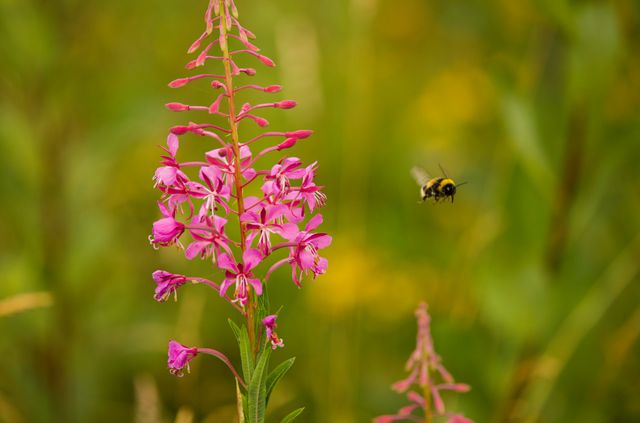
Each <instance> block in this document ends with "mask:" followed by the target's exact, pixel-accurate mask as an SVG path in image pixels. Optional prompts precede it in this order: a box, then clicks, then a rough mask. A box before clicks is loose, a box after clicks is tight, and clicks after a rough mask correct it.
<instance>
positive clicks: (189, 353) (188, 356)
mask: <svg viewBox="0 0 640 423" xmlns="http://www.w3.org/2000/svg"><path fill="white" fill-rule="evenodd" d="M196 355H198V349H197V348H189V347H185V346H184V345H182V344H180V343H179V342H176V341H169V360H168V365H169V371H170V372H171V374H172V375H176V376H183V375H184V369H187V373H188V372H189V371H190V369H189V362H190V361H191V360H192V359H193V358H194V357H195V356H196Z"/></svg>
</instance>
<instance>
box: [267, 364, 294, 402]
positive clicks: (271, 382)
mask: <svg viewBox="0 0 640 423" xmlns="http://www.w3.org/2000/svg"><path fill="white" fill-rule="evenodd" d="M295 361H296V358H295V357H291V358H290V359H288V360H285V361H283V362H282V363H280V364H278V366H276V368H275V369H273V370H272V371H271V373H269V376H267V381H266V387H267V404H268V403H269V397H270V396H271V391H273V388H275V387H276V384H277V383H278V381H279V380H280V379H282V377H283V376H284V375H285V373H287V372H288V371H289V369H290V368H291V366H293V363H294V362H295Z"/></svg>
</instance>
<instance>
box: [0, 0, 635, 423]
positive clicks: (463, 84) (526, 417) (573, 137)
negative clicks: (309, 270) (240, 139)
mask: <svg viewBox="0 0 640 423" xmlns="http://www.w3.org/2000/svg"><path fill="white" fill-rule="evenodd" d="M237 3H238V6H239V9H240V18H241V21H242V22H243V23H244V25H245V26H247V27H249V28H250V29H252V30H253V31H254V32H255V33H256V34H257V36H258V39H257V45H258V46H260V47H261V48H262V50H263V52H264V53H265V54H267V55H268V56H271V57H273V58H274V59H275V60H276V63H278V67H276V68H274V69H267V68H263V67H260V66H258V65H259V63H258V64H257V65H256V67H258V71H259V72H258V75H257V76H256V77H255V78H256V81H257V82H259V83H280V84H282V85H283V87H284V90H283V93H282V96H281V97H282V98H292V99H295V100H297V101H298V103H299V106H298V107H297V108H296V109H294V110H292V111H289V112H287V113H284V112H278V113H273V115H269V117H270V119H271V127H272V128H274V129H276V130H289V129H298V128H309V129H314V130H315V135H314V137H313V138H311V139H309V140H307V141H305V142H303V143H300V144H299V147H298V148H297V149H296V150H295V154H297V155H299V156H300V157H302V158H303V159H304V160H305V161H306V162H310V161H313V160H319V162H320V170H319V172H318V178H317V179H318V181H319V183H322V184H324V185H325V186H326V188H325V192H326V194H327V196H328V198H329V201H328V205H327V206H326V207H325V209H324V213H323V214H324V216H325V229H326V230H327V231H329V232H330V233H331V234H332V235H334V243H333V245H332V246H331V247H330V248H329V249H328V250H327V256H328V258H329V263H330V264H329V270H328V273H327V274H326V275H325V276H323V277H320V278H318V279H317V280H315V281H307V282H306V283H305V284H304V289H302V290H298V289H297V288H296V287H295V286H294V285H293V284H292V283H291V281H290V280H289V279H288V278H287V275H286V272H284V271H283V273H281V274H279V275H278V274H276V277H275V278H272V280H271V282H270V284H271V287H270V290H271V295H272V303H274V304H277V303H281V304H285V308H284V309H283V311H282V313H281V317H280V319H279V321H278V323H279V331H278V332H279V334H280V335H281V336H282V337H283V338H284V339H285V343H286V348H285V349H284V350H279V351H278V352H277V353H276V354H275V356H274V360H277V361H281V360H283V359H285V358H288V357H289V356H292V355H295V356H297V357H298V359H297V362H296V364H295V366H294V367H293V369H292V371H291V372H290V373H289V374H288V375H287V377H286V378H285V379H284V381H283V382H282V384H281V385H280V386H279V387H278V389H276V392H275V394H274V397H273V404H272V406H271V410H272V414H271V415H270V418H271V419H272V420H273V421H279V420H276V418H277V417H281V416H282V415H283V413H284V412H285V411H288V410H291V409H292V408H294V407H298V406H302V405H305V406H306V407H307V409H306V411H305V413H304V415H303V417H302V418H301V421H304V422H322V423H326V422H332V423H350V422H367V421H370V419H371V418H372V417H374V416H376V415H379V414H385V413H390V412H392V411H394V410H396V409H397V408H398V407H399V406H400V405H402V404H404V398H403V397H402V396H401V395H397V394H395V393H394V392H392V391H391V390H390V389H389V385H390V384H391V383H392V382H394V381H396V380H398V379H400V378H401V377H403V376H404V372H403V366H404V362H405V359H406V358H407V357H408V355H409V353H410V351H411V350H412V349H413V346H414V336H415V319H414V316H413V310H414V309H415V307H416V306H417V304H418V302H419V301H420V300H426V301H427V302H428V303H429V304H430V311H431V313H432V317H433V335H434V338H435V343H436V349H437V350H438V351H439V353H440V354H441V355H442V356H443V357H444V363H445V365H446V366H447V367H448V368H449V370H450V371H451V372H452V373H453V375H454V376H455V377H456V379H457V380H459V381H461V382H466V383H469V384H470V385H471V386H472V388H473V389H472V391H471V392H470V393H467V394H461V395H454V396H451V397H448V398H447V401H448V404H449V407H450V408H451V409H452V410H460V411H464V412H465V413H466V415H467V416H469V417H471V418H473V419H474V420H475V421H476V422H479V423H482V422H572V421H574V422H577V421H579V422H582V423H597V422H633V421H640V401H639V400H638V394H639V393H640V343H639V341H638V337H639V336H640V305H639V304H640V303H639V301H638V299H639V298H640V285H639V283H638V281H639V270H640V190H639V189H638V186H639V178H638V177H639V176H640V170H639V166H638V162H639V159H640V142H639V140H640V114H639V111H640V55H639V54H638V52H639V51H640V26H639V22H638V20H639V19H640V4H639V3H638V2H637V1H633V0H611V1H604V0H603V1H596V0H592V1H586V0H585V1H569V0H521V1H517V2H516V1H512V0H468V1H452V0H404V1H401V2H400V1H397V0H321V1H300V0H268V1H267V0H262V1H258V0H237ZM205 7H206V1H205V0H200V1H191V0H189V1H187V0H181V1H178V0H173V1H170V0H155V1H150V0H136V1H123V0H110V1H95V0H58V1H55V2H50V1H44V0H0V169H1V175H2V177H1V178H0V198H1V207H0V356H1V360H2V365H0V421H2V422H7V423H18V422H88V421H92V422H113V421H135V422H137V423H156V422H173V421H177V422H180V423H187V422H190V421H194V422H202V421H204V422H209V423H215V422H232V421H234V420H233V402H234V396H233V395H234V391H233V390H234V385H233V381H232V379H231V377H230V375H229V374H228V372H227V371H226V369H224V367H223V366H222V365H221V364H220V363H219V362H217V361H215V360H213V359H209V358H207V357H199V358H198V359H196V360H195V361H194V362H193V365H192V372H191V374H190V375H189V376H186V377H184V378H182V379H176V378H175V377H173V376H171V375H170V374H169V373H168V371H167V369H166V346H167V342H168V340H169V339H170V338H176V339H178V340H180V341H181V342H183V343H185V344H187V345H192V344H193V345H202V346H210V347H214V348H218V349H220V350H222V351H223V352H225V353H228V354H229V355H230V356H231V357H232V360H233V361H234V362H235V363H238V356H237V352H236V351H235V344H234V341H233V337H232V334H231V332H230V330H229V328H228V326H227V323H226V317H227V316H228V315H230V311H231V310H230V308H229V307H228V306H227V305H226V304H224V303H223V302H222V301H221V300H220V299H219V298H217V297H216V296H215V295H214V294H212V293H211V292H210V290H208V289H207V288H204V287H199V286H194V287H185V288H182V289H181V292H180V298H179V301H178V302H177V303H176V302H173V301H170V302H167V303H164V304H159V303H156V302H155V301H154V300H153V298H152V296H153V289H154V283H153V281H152V279H151V272H152V271H154V270H155V269H158V268H164V269H169V270H173V271H176V272H183V273H184V272H186V273H188V274H197V273H198V271H200V272H206V271H207V269H208V265H207V263H198V262H196V263H191V262H187V261H186V260H184V259H183V258H182V256H181V254H180V253H179V252H177V251H175V250H173V249H167V250H163V251H160V252H158V251H154V250H153V249H152V248H151V247H150V245H149V243H148V240H147V236H148V235H149V233H150V230H151V223H152V222H153V221H154V220H155V219H157V218H158V216H159V213H158V211H157V208H156V200H157V199H158V193H157V192H156V191H154V189H153V187H152V185H153V183H152V181H151V177H152V175H153V172H154V169H155V167H156V165H157V163H158V160H159V155H160V149H159V147H158V146H159V145H163V144H164V142H165V137H166V133H167V129H168V128H169V127H170V126H171V125H174V124H177V123H179V122H184V121H185V120H186V119H189V118H190V117H189V116H187V115H181V114H175V113H171V112H168V111H166V110H165V109H164V107H163V105H164V103H166V102H169V101H176V100H180V99H182V100H184V99H185V98H187V99H189V98H191V99H205V98H211V97H210V93H208V92H206V91H198V90H197V89H196V90H194V89H192V88H190V87H188V88H184V89H182V90H180V91H175V90H171V89H170V88H168V87H167V83H168V82H169V81H170V80H173V79H175V78H178V77H181V76H184V75H185V74H186V72H185V71H184V70H183V65H184V63H186V61H187V60H188V56H187V55H186V49H187V47H188V46H189V45H190V43H191V41H192V40H193V39H195V38H196V37H197V36H198V35H199V34H200V31H201V29H202V13H203V12H204V9H205ZM256 63H257V62H256ZM255 98H256V99H257V98H258V97H257V96H256V97H255ZM212 148H213V147H212ZM416 164H419V165H422V166H424V167H425V168H426V169H427V170H429V171H430V172H432V173H436V174H437V173H438V172H439V170H438V165H439V164H442V166H444V168H445V169H446V170H447V171H448V173H449V174H450V175H451V176H452V177H453V178H454V179H455V180H456V181H458V182H461V181H468V182H469V183H468V185H465V186H464V187H461V188H460V191H459V193H458V196H457V197H456V200H455V203H454V204H449V203H446V204H439V205H433V204H418V203H417V200H418V189H417V186H416V185H415V183H414V182H413V181H412V179H411V177H410V174H409V169H410V168H411V167H412V166H413V165H416ZM197 269H198V270H197Z"/></svg>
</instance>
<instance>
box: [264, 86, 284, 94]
mask: <svg viewBox="0 0 640 423" xmlns="http://www.w3.org/2000/svg"><path fill="white" fill-rule="evenodd" d="M281 89H282V86H280V85H269V86H268V87H264V91H265V92H267V93H277V92H278V91H280V90H281Z"/></svg>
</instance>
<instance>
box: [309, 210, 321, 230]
mask: <svg viewBox="0 0 640 423" xmlns="http://www.w3.org/2000/svg"><path fill="white" fill-rule="evenodd" d="M321 223H322V215H321V214H320V213H318V214H316V215H315V216H313V217H312V218H311V220H309V222H308V223H307V226H306V227H305V230H306V231H312V230H314V229H315V228H317V227H318V226H320V224H321Z"/></svg>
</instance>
